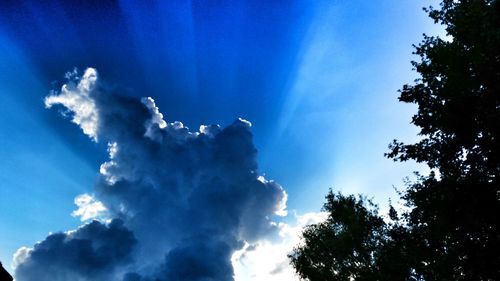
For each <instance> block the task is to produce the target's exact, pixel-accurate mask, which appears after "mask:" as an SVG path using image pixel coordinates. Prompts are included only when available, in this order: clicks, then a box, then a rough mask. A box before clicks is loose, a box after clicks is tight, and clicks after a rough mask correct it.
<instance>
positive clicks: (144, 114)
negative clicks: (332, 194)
mask: <svg viewBox="0 0 500 281" xmlns="http://www.w3.org/2000/svg"><path fill="white" fill-rule="evenodd" d="M430 4H434V5H436V4H435V2H430V1H416V0H411V1H392V0H391V1H390V0H381V1H368V2H367V1H335V0H333V1H259V0H256V1H148V2H147V4H145V3H141V2H140V1H71V3H68V2H65V1H33V2H31V1H2V2H1V4H0V93H1V94H0V261H2V262H3V263H4V265H6V268H7V269H8V270H9V271H10V272H12V273H14V272H17V273H16V275H17V274H19V276H22V277H20V278H24V279H20V280H19V281H22V280H31V279H29V278H30V277H29V276H31V275H32V274H35V273H37V272H38V271H37V270H40V268H42V267H43V265H44V264H43V262H41V260H37V257H40V256H37V255H35V254H34V253H37V249H40V247H41V246H44V247H47V248H48V249H53V250H54V251H53V252H51V251H48V253H52V254H51V257H53V256H55V255H61V253H65V251H70V252H72V253H73V252H74V251H73V250H72V248H67V247H69V246H68V245H69V244H68V243H64V242H61V241H73V242H75V243H73V244H75V245H76V246H75V245H74V246H75V247H77V248H78V247H80V246H79V244H78V243H77V242H78V241H81V240H82V239H88V240H89V241H93V242H92V243H94V244H95V245H99V244H100V243H105V242H103V241H107V240H105V239H104V238H102V237H103V236H104V237H108V236H109V237H118V238H117V239H118V240H116V241H125V242H123V244H124V245H129V246H130V249H129V248H123V249H121V248H120V251H112V252H105V253H98V252H96V253H94V254H95V255H97V254H99V255H100V254H102V255H104V256H106V257H115V259H113V258H109V259H110V260H113V263H112V264H111V263H110V264H101V265H102V268H101V269H102V271H103V272H104V271H106V272H115V273H116V276H118V275H120V278H121V276H124V277H123V278H125V276H127V274H128V277H127V278H129V279H123V280H148V279H147V278H153V277H155V276H153V275H154V274H157V275H162V276H168V278H169V280H177V279H176V278H181V277H179V276H181V275H180V274H181V273H179V272H173V271H172V270H171V268H173V267H175V262H179V261H175V260H174V259H169V257H171V256H172V255H173V254H174V253H177V254H178V256H182V257H186V259H187V260H189V259H192V258H193V256H192V253H193V252H196V253H200V252H203V250H207V249H217V250H220V251H223V252H221V253H219V255H218V257H221V256H222V257H225V260H221V261H220V262H218V263H217V262H216V260H217V259H216V258H213V259H212V260H213V262H214V263H217V265H220V266H221V268H222V269H221V270H219V271H217V274H223V275H217V276H216V277H217V278H218V279H217V278H216V277H213V278H216V279H215V280H231V277H228V276H230V275H231V274H233V275H235V276H236V277H235V280H237V281H239V280H283V279H272V278H283V276H285V275H281V276H280V275H279V274H281V273H283V274H285V273H284V272H285V271H283V270H282V269H283V267H285V266H286V265H284V264H283V262H284V261H285V259H283V256H280V257H276V258H274V260H275V261H279V262H281V264H277V265H275V267H272V268H266V266H268V265H266V264H265V263H264V264H263V263H259V260H262V257H263V256H270V255H271V254H272V253H283V252H285V251H286V250H287V249H289V248H287V247H289V246H290V245H292V244H294V243H297V239H296V237H295V236H294V235H296V233H297V232H298V231H299V230H300V227H301V226H303V225H305V224H307V223H311V222H315V221H318V220H319V219H321V217H322V214H321V213H319V211H320V209H321V206H322V203H323V199H324V196H325V195H326V193H327V192H328V190H329V188H332V189H333V190H334V191H342V192H343V193H346V194H351V193H355V194H356V193H362V194H365V195H367V196H368V197H373V198H374V201H375V202H376V203H378V204H379V205H380V208H381V210H384V208H386V205H387V204H388V200H389V198H392V200H394V201H396V200H397V195H396V192H395V190H394V188H402V187H403V186H404V184H403V178H404V177H406V176H411V173H412V171H415V170H421V169H423V168H422V167H420V166H418V165H417V164H415V163H394V162H393V161H392V160H389V159H386V158H385V157H384V153H385V152H387V151H388V149H387V145H388V144H389V143H390V142H391V141H392V140H393V139H395V138H397V139H399V140H402V141H407V142H411V141H414V140H416V139H417V138H418V137H417V135H416V134H417V133H418V131H417V130H416V128H414V127H413V126H412V125H411V124H410V120H411V116H412V114H413V113H414V112H415V111H416V108H415V107H413V106H411V105H406V104H402V103H399V102H398V100H397V97H398V92H397V90H398V89H400V88H401V87H402V85H403V84H405V83H411V82H412V81H413V80H414V79H415V78H416V74H415V73H414V72H413V71H412V66H411V64H410V61H411V60H412V59H416V58H415V57H414V56H412V44H415V43H418V42H419V41H420V40H421V38H422V33H426V34H430V35H435V34H442V29H441V28H440V27H439V26H436V25H434V24H433V22H432V20H430V19H429V18H428V17H427V16H426V14H425V13H424V12H423V11H422V7H423V6H428V5H430ZM63 85H66V88H62V86H63ZM145 97H146V98H145ZM147 97H151V98H150V99H149V98H147ZM81 105H86V107H85V108H87V109H88V110H87V111H82V106H81ZM89 112H90V113H89ZM160 113H161V116H160ZM78 116H80V117H81V118H80V119H79V118H77V117H78ZM110 116H111V117H110ZM113 116H122V117H123V120H122V119H120V120H121V122H118V121H117V120H115V119H113V118H112V117H113ZM117 119H119V118H118V117H117ZM139 121H140V122H139ZM175 121H180V122H182V125H180V123H175ZM141 122H142V123H141ZM215 124H219V125H220V126H215ZM200 125H214V126H208V127H203V128H200ZM134 128H135V129H134ZM138 128H141V129H144V130H145V131H144V132H143V131H140V130H139V129H138ZM120 129H121V130H122V131H120ZM137 130H139V131H140V132H136V131H137ZM120 132H127V134H128V135H127V134H125V133H123V134H122V133H120ZM174 140H175V143H176V145H178V146H179V147H182V151H189V152H190V153H187V154H183V153H180V152H179V151H180V148H178V147H177V148H172V146H171V142H173V141H174ZM115 143H116V145H117V149H116V150H117V151H118V152H114V149H113V145H114V144H115ZM151 143H156V144H155V145H153V144H151ZM157 146H159V147H161V149H160V148H158V147H157ZM152 147H154V149H153V148H152ZM218 147H220V148H218ZM125 148H127V149H125ZM223 148H224V149H223ZM244 148H247V149H244ZM151 150H154V151H156V152H155V153H154V154H151ZM226 154H227V155H228V156H227V157H228V158H223V157H221V156H220V155H226ZM214 155H218V156H217V157H216V156H214ZM224 159H225V160H224ZM227 159H233V160H231V161H236V162H234V163H233V162H231V163H233V164H231V165H229V164H228V163H226V162H225V161H229V160H227ZM235 159H236V160H235ZM130 162H133V163H136V164H135V165H136V166H140V167H143V168H140V169H139V168H136V167H135V166H134V167H131V166H130V165H128V164H127V165H126V164H125V163H130ZM113 163H115V164H116V163H118V164H117V165H118V166H119V168H116V167H115V168H113V165H114V164H113ZM120 163H122V164H121V166H120V165H119V164H120ZM103 167H104V168H103ZM146 167H148V169H146ZM167 167H168V168H167ZM194 174H196V175H203V177H202V176H199V177H200V178H201V179H200V180H199V182H198V181H197V182H196V183H189V184H186V183H182V182H179V180H178V179H179V178H186V177H188V178H189V177H190V176H191V177H192V178H193V177H194V176H192V175H194ZM205 179H206V180H205ZM208 179H211V180H208ZM219 179H221V183H220V185H221V186H228V187H229V186H237V187H238V188H235V189H234V190H233V189H228V190H227V192H229V193H224V194H222V195H221V194H219V195H220V197H219V195H217V196H216V195H213V194H212V193H210V194H208V193H207V194H205V193H203V192H202V193H197V192H195V191H197V190H205V191H206V192H209V191H210V192H212V191H213V192H215V191H214V190H215V189H214V187H213V186H215V185H217V184H214V181H216V180H219ZM173 182H175V183H173ZM115 185H120V186H121V185H123V186H125V187H123V189H124V190H128V191H127V192H128V193H126V192H124V193H123V194H118V193H112V192H108V189H106V186H115ZM131 186H139V187H140V188H143V189H147V188H149V186H174V187H175V188H177V189H179V190H181V191H176V192H177V193H178V194H177V193H176V194H177V195H178V196H177V197H170V195H169V194H172V192H173V190H172V189H168V190H163V189H162V190H161V192H160V191H158V192H160V194H161V196H164V197H158V196H159V195H158V194H156V193H155V194H150V193H144V194H145V195H144V194H143V193H141V192H139V191H140V190H143V189H139V191H138V190H136V188H133V187H131ZM217 186H218V185H217ZM155 188H156V187H155ZM189 188H191V189H192V191H189V192H190V193H188V192H187V191H186V190H191V189H189ZM182 190H184V191H186V192H182ZM193 190H194V191H193ZM248 190H255V191H256V193H248ZM262 190H263V191H262ZM261 191H262V192H261ZM264 191H265V192H264ZM134 192H139V193H134ZM233 192H236V193H233ZM139 194H142V195H139ZM192 194H199V195H192ZM229 195H231V196H229ZM141 196H143V197H141ZM226 196H229V197H226ZM137 198H142V199H143V201H141V204H139V203H137V202H136V201H134V200H136V199H137ZM158 198H163V199H164V200H163V201H158ZM204 198H205V199H206V200H205V201H204V200H203V199H204ZM231 198H238V199H234V202H232V201H233V199H231ZM285 199H286V211H285V209H284V200H285ZM137 200H138V199H137ZM184 201H186V202H192V203H185V204H186V205H182V204H184V203H182V204H181V203H179V202H184ZM236 203H238V204H239V205H241V206H247V208H250V209H252V210H253V211H252V212H251V213H249V211H248V210H247V209H245V208H239V207H238V208H237V206H236V205H238V204H236ZM120 204H121V205H120ZM124 204H125V206H128V209H127V210H128V212H124V211H123V210H122V209H120V208H121V206H123V205H124ZM127 204H128V205H127ZM235 204H236V205H235ZM167 205H168V206H167ZM177 205H179V206H177ZM233 205H235V206H233ZM239 205H238V206H239ZM146 206H149V207H148V208H147V209H145V208H146ZM152 206H155V209H154V211H152V210H151V209H152V208H153V207H152ZM193 206H196V208H202V207H206V210H209V211H207V213H208V214H212V215H213V216H212V217H211V218H206V217H205V216H203V215H202V214H200V213H199V211H198V210H194V207H193ZM214 206H223V207H220V208H219V207H217V208H216V207H214ZM231 206H233V207H231ZM224 208H228V209H224ZM231 208H236V209H231ZM158 209H161V210H162V211H158ZM75 210H76V211H75ZM228 210H230V211H231V212H232V213H234V214H235V216H236V217H235V218H231V219H229V218H225V217H223V216H222V213H224V212H227V211H228ZM78 211H80V212H78ZM285 213H286V215H285ZM137 214H141V215H137ZM173 214H175V215H173ZM175 218H177V220H179V221H176V223H174V221H175V220H176V219H175ZM214 218H216V221H217V223H215V222H213V223H212V222H211V219H214ZM92 219H97V221H95V222H92ZM193 219H194V221H196V222H197V227H193V226H188V225H187V223H186V221H193ZM225 219H228V220H227V223H223V222H222V221H225ZM236 219H237V220H238V221H244V223H243V222H241V223H239V224H235V223H234V222H233V220H236ZM155 220H157V221H166V222H169V223H173V224H174V225H177V226H178V227H174V228H175V229H174V230H168V231H167V230H166V229H163V228H162V227H159V228H158V227H157V226H155V227H153V226H152V225H151V224H150V222H151V221H155ZM207 224H210V225H212V224H213V225H217V227H215V226H213V225H212V226H210V227H208V226H206V225H207ZM207 227H208V228H207ZM140 229H145V230H144V231H141V230H140ZM71 230H72V231H71ZM68 231H69V232H68ZM165 232H168V233H170V234H169V235H164V234H165ZM95 233H101V234H102V235H101V236H99V237H100V238H99V239H101V238H102V239H104V240H102V239H101V240H99V239H97V238H95V237H96V236H95ZM181 233H183V234H181ZM200 233H212V235H208V234H207V236H210V237H200V236H199V234H200ZM235 233H237V234H235ZM160 234H162V235H160ZM272 235H274V236H273V237H271V236H272ZM165 236H167V238H165ZM214 237H215V238H217V237H218V238H217V239H215V238H214ZM222 237H223V238H224V239H222ZM270 237H271V238H270ZM61 239H62V240H61ZM65 239H66V240H65ZM221 239H222V240H224V242H221V241H222V240H221ZM149 240H151V241H154V242H155V243H156V244H154V245H149V244H148V243H147V242H145V241H149ZM57 241H59V242H57ZM185 241H191V242H189V243H188V242H185ZM200 241H203V242H200ZM37 242H39V244H37V245H39V246H40V245H41V246H40V247H38V248H36V247H35V248H33V247H34V245H35V243H37ZM56 242H57V243H56ZM58 243H59V244H58ZM61 243H62V244H61ZM183 243H184V244H183ZM221 243H222V244H221ZM73 244H71V245H73ZM94 244H93V245H94ZM158 244H162V245H164V246H162V247H158ZM178 244H183V245H187V246H185V247H180V246H178ZM22 247H25V248H22ZM82 247H83V246H82ZM115 248H116V247H115ZM18 249H23V250H21V251H18ZM221 249H224V250H221ZM256 249H257V250H256ZM276 249H279V250H276ZM16 252H17V258H18V259H17V261H16V260H14V261H13V255H14V254H15V253H16ZM151 252H158V253H157V254H156V253H155V254H154V255H153V254H152V256H155V255H157V256H155V257H154V258H153V257H151V258H149V259H150V261H148V262H144V263H142V264H140V263H139V262H138V261H137V260H139V258H140V260H143V258H144V257H143V256H144V255H145V253H151ZM205 252H213V251H208V250H207V251H205ZM23 254H24V256H22V255H23ZM207 259H211V258H210V257H207ZM47 260H50V259H47ZM74 261H75V264H80V265H81V264H83V263H84V262H82V261H80V260H79V259H78V257H75V260H74ZM86 261H88V260H86ZM37 262H38V263H37ZM57 262H58V261H54V263H55V264H57ZM59 262H60V261H59ZM23 263H24V265H25V266H22V264H23ZM94 263H98V261H94ZM20 264H21V265H20ZM27 264H31V265H32V266H31V267H30V266H27ZM33 264H34V265H33ZM16 266H18V269H14V267H16ZM37 266H38V267H37ZM214 266H216V265H214ZM273 266H274V265H273ZM200 268H205V267H201V266H200ZM278 269H279V270H278ZM65 270H67V271H68V272H71V274H75V276H80V275H81V274H83V273H81V272H79V271H78V270H76V269H75V268H69V269H68V268H67V269H65ZM287 270H289V269H287ZM145 272H148V273H151V272H155V273H154V274H153V275H151V276H146V275H147V274H145ZM200 272H203V270H201V269H200ZM210 272H211V271H210ZM271 272H274V273H278V274H271ZM30 274H31V275H30ZM54 274H55V273H54ZM67 274H69V273H67ZM79 274H80V275H79ZM96 274H97V275H95V276H93V277H92V278H93V279H90V280H99V278H104V280H108V279H106V278H108V277H103V276H102V275H98V274H101V273H99V272H97V273H96ZM134 274H135V275H134ZM151 274H152V273H151ZM207 274H208V273H207ZM213 274H215V273H213ZM224 274H225V275H224ZM259 274H260V275H259ZM286 274H290V273H289V272H288V273H286ZM264 275H265V277H264ZM96 276H98V277H96ZM214 276H215V275H214ZM221 276H222V277H221ZM273 276H274V277H273ZM287 276H288V275H287ZM134 278H135V279H134ZM138 278H142V279H138ZM165 278H167V277H165ZM196 278H198V277H196ZM200 278H202V277H200ZM227 278H229V279H227ZM266 278H268V279H266ZM289 278H292V277H289ZM75 280H76V279H75ZM83 280H86V279H83ZM181 280H182V279H181ZM192 280H198V279H195V277H193V279H192Z"/></svg>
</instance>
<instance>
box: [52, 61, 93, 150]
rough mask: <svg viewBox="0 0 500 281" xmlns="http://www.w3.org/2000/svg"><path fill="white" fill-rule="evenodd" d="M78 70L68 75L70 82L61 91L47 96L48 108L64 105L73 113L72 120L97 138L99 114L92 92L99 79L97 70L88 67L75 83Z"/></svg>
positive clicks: (87, 133) (85, 131)
mask: <svg viewBox="0 0 500 281" xmlns="http://www.w3.org/2000/svg"><path fill="white" fill-rule="evenodd" d="M75 76H76V72H71V73H68V74H67V75H66V77H67V78H70V79H71V80H70V82H69V83H67V84H65V85H64V86H63V87H62V88H61V91H60V92H59V93H53V94H52V95H50V96H48V97H46V98H45V106H46V107H47V108H50V107H52V106H53V105H62V106H64V107H66V108H67V109H68V110H69V111H70V112H71V113H72V114H73V118H72V121H73V122H74V123H75V124H78V125H79V126H80V128H82V130H83V132H84V133H85V134H86V135H88V136H89V137H91V138H93V139H95V140H96V138H97V123H98V114H97V109H96V105H95V102H94V100H93V99H92V97H91V96H90V93H91V92H92V90H94V88H95V84H96V81H97V72H96V70H95V69H93V68H88V69H87V70H86V71H85V73H84V74H83V76H82V78H81V79H79V81H78V82H77V83H75V81H74V79H77V78H78V77H75Z"/></svg>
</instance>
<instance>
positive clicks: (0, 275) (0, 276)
mask: <svg viewBox="0 0 500 281" xmlns="http://www.w3.org/2000/svg"><path fill="white" fill-rule="evenodd" d="M0 281H12V276H10V274H9V273H8V272H7V270H5V268H3V266H2V263H1V262H0Z"/></svg>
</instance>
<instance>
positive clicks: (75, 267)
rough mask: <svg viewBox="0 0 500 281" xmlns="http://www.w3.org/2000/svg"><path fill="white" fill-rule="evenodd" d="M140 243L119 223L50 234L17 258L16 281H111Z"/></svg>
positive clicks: (130, 258)
mask: <svg viewBox="0 0 500 281" xmlns="http://www.w3.org/2000/svg"><path fill="white" fill-rule="evenodd" d="M136 243H137V241H136V239H135V237H134V235H133V234H132V232H131V231H130V230H128V229H127V228H125V227H124V226H123V222H122V221H120V220H113V221H111V222H110V223H109V224H107V225H105V224H103V223H101V222H98V221H92V222H91V223H88V224H85V225H83V226H81V227H80V228H78V229H77V230H75V231H71V232H66V233H55V234H50V235H49V236H47V238H45V240H43V241H42V242H39V243H37V244H36V245H35V246H34V247H33V248H31V249H30V248H25V247H24V248H21V249H19V250H18V251H17V253H16V255H15V257H14V265H15V266H16V271H15V277H16V280H19V281H22V280H37V281H67V280H82V281H83V280H93V281H101V280H102V281H104V280H112V279H111V276H113V274H114V273H115V271H116V270H117V269H118V268H119V267H120V266H123V265H126V264H127V263H129V262H131V261H132V253H133V249H134V246H135V245H136Z"/></svg>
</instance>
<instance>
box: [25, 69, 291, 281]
mask: <svg viewBox="0 0 500 281" xmlns="http://www.w3.org/2000/svg"><path fill="white" fill-rule="evenodd" d="M99 84H100V83H99V81H98V77H97V73H96V71H95V70H94V69H91V68H89V69H87V70H86V71H85V73H84V75H83V76H82V77H73V78H72V81H70V82H68V83H67V84H66V85H65V86H63V88H62V89H61V91H59V92H57V93H53V94H52V95H51V96H49V97H47V98H46V100H45V102H46V105H47V106H48V107H51V106H54V105H62V106H63V107H64V108H65V109H66V110H67V111H69V112H70V113H71V116H72V121H73V122H74V123H76V124H78V125H79V126H80V127H81V128H82V130H83V132H84V133H85V134H87V135H88V136H89V137H91V138H92V139H94V140H96V141H99V142H106V143H108V152H109V159H108V161H107V162H105V163H103V164H102V165H101V167H100V178H99V179H98V183H97V184H96V186H95V187H94V194H93V197H94V198H93V200H94V201H95V202H99V204H102V206H104V207H105V208H106V210H105V212H96V211H95V210H96V209H95V205H91V204H90V205H86V206H80V208H87V209H88V210H87V211H89V212H87V213H90V214H94V217H96V218H98V219H101V220H102V221H104V219H107V220H108V223H101V222H97V221H94V222H91V223H90V224H86V225H84V226H82V227H81V228H79V229H78V230H76V231H75V232H73V234H71V235H72V236H69V234H53V235H50V236H49V237H47V238H46V240H44V241H43V242H41V243H39V244H37V245H36V246H35V247H34V248H33V249H31V250H30V251H29V252H25V253H24V254H23V255H22V257H21V256H20V257H19V258H18V259H19V265H18V266H17V268H16V273H15V274H16V280H17V281H31V280H40V279H39V275H38V274H39V272H40V270H41V269H42V268H44V267H47V266H49V265H50V268H51V272H52V273H53V275H54V276H58V277H56V278H51V279H50V280H54V281H58V280H70V279H71V280H124V281H136V280H140V281H146V280H161V281H177V280H179V281H180V280H183V281H191V280H193V281H195V280H196V281H212V280H213V281H215V280H217V281H231V280H233V279H234V278H233V268H232V264H231V255H232V254H233V253H234V251H236V250H238V249H241V248H242V247H243V245H244V242H249V243H252V242H254V241H257V240H258V239H260V238H262V237H264V236H266V235H269V234H272V233H273V231H275V228H276V226H275V224H273V223H272V221H271V219H270V218H271V217H272V216H273V215H275V214H284V208H285V202H286V193H285V192H284V190H283V189H282V187H281V186H279V185H278V184H277V183H275V182H273V181H268V180H266V179H265V178H264V177H262V176H260V175H259V174H258V172H257V162H256V153H257V151H256V149H255V147H254V144H253V141H252V134H251V131H250V127H251V124H250V123H249V122H248V121H245V120H242V119H237V120H236V121H235V122H234V123H233V124H231V125H229V126H227V127H225V128H220V127H219V126H218V125H209V126H200V129H199V131H197V132H192V131H190V130H189V129H188V128H186V127H184V126H183V124H182V123H180V122H173V123H167V122H165V121H164V120H163V115H162V114H161V113H160V112H159V109H158V108H157V107H156V105H155V104H154V101H153V99H151V98H143V99H141V100H138V99H134V98H130V97H126V96H121V95H117V94H111V93H110V92H109V91H106V90H103V88H102V87H100V85H99ZM92 208H94V209H92ZM101 209H102V208H101ZM93 211H94V212H93ZM110 219H114V220H113V221H111V222H109V220H110ZM117 225H119V229H120V230H121V231H122V232H126V233H128V235H129V236H130V237H129V239H128V240H126V241H124V240H123V239H124V238H123V237H122V236H124V233H117V232H116V231H111V230H112V229H113V230H114V228H115V227H117ZM92 227H93V228H98V227H101V228H104V229H107V230H108V232H109V233H107V232H106V231H101V232H99V234H97V233H94V232H92V231H86V236H84V238H85V241H86V242H85V243H83V242H81V241H80V240H77V239H79V238H78V237H80V236H78V235H76V234H77V233H81V232H83V231H84V230H86V229H87V228H92ZM115 236H116V237H115ZM120 239H122V240H120ZM103 241H105V242H103ZM115 241H122V242H120V243H117V242H115ZM81 243H83V244H85V245H84V246H82V247H84V249H85V251H72V250H71V249H73V248H71V247H75V249H80V248H78V246H80V244H81ZM73 244H76V245H73ZM85 247H87V248H85ZM99 247H101V248H99ZM103 251H104V252H103ZM101 252H102V253H101ZM116 253H120V254H119V256H120V258H118V257H117V256H116V257H115V254H116ZM65 255H69V256H70V257H71V259H70V260H71V262H62V261H63V260H66V258H63V257H62V256H65ZM39 256H43V259H40V258H38V257H39ZM102 257H106V263H103V264H101V263H99V259H100V258H102ZM94 267H95V270H85V269H86V268H94ZM68 272H69V273H68ZM110 272H113V274H112V275H110ZM65 274H73V275H71V276H76V277H75V278H69V279H68V278H67V277H65V276H67V275H65Z"/></svg>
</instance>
